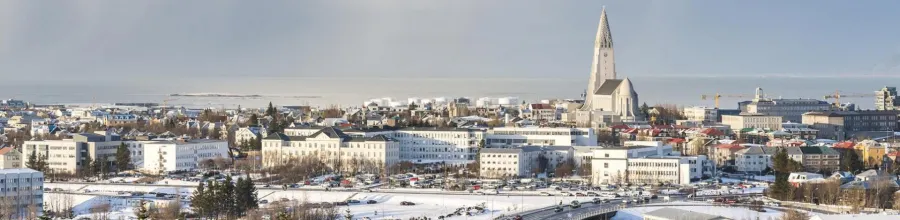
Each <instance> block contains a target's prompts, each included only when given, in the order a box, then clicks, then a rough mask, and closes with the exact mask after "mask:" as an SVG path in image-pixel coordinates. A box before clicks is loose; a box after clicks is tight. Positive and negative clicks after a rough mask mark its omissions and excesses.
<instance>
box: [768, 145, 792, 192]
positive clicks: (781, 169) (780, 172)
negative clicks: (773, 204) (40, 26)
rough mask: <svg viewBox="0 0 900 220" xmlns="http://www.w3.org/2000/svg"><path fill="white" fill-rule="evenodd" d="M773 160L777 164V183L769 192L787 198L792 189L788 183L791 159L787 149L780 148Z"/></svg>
mask: <svg viewBox="0 0 900 220" xmlns="http://www.w3.org/2000/svg"><path fill="white" fill-rule="evenodd" d="M772 160H773V162H774V165H775V183H774V184H772V186H771V187H770V188H769V190H770V192H769V193H770V194H771V195H770V196H771V197H774V198H775V199H779V200H785V199H787V198H789V196H790V195H789V194H790V191H791V186H790V184H789V183H788V176H789V175H790V169H791V167H790V166H791V164H790V160H791V159H790V158H788V155H787V150H786V149H784V148H779V149H778V152H777V153H775V158H773V159H772Z"/></svg>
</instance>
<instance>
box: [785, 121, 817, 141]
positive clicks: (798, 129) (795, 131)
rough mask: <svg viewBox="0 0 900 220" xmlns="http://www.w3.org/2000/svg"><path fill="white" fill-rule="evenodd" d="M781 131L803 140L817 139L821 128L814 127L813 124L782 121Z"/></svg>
mask: <svg viewBox="0 0 900 220" xmlns="http://www.w3.org/2000/svg"><path fill="white" fill-rule="evenodd" d="M781 131H783V132H786V133H789V134H791V138H795V139H803V140H815V139H817V138H818V134H819V130H816V129H813V128H812V125H808V124H800V123H795V122H785V123H782V124H781Z"/></svg>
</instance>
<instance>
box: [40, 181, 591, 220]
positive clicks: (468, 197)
mask: <svg viewBox="0 0 900 220" xmlns="http://www.w3.org/2000/svg"><path fill="white" fill-rule="evenodd" d="M169 184H184V185H185V186H172V187H168V186H153V185H142V184H134V185H92V184H84V183H46V184H45V187H47V188H53V189H62V190H65V191H69V192H78V193H90V194H91V195H71V197H72V200H73V202H74V205H75V211H76V214H79V215H82V214H85V215H89V214H87V213H89V211H88V209H90V208H92V207H94V206H95V205H97V204H101V203H106V204H111V206H112V209H113V210H114V211H116V212H117V213H115V215H116V216H123V217H127V216H133V213H131V212H132V210H131V209H132V208H133V207H134V204H133V203H134V202H135V201H136V200H139V198H137V197H135V199H131V200H129V199H125V198H119V197H116V196H122V195H121V194H119V192H161V193H167V194H173V193H175V191H176V190H178V191H179V192H180V194H181V195H188V196H189V195H190V194H191V193H192V192H193V191H194V189H195V187H191V186H190V185H193V186H196V183H193V182H173V181H170V182H169ZM188 184H190V185H188ZM385 191H391V192H394V193H383V192H379V191H376V192H371V193H366V192H363V193H358V192H351V191H299V190H287V191H285V190H281V189H280V188H258V189H257V193H258V196H259V199H260V200H267V201H268V202H274V201H280V200H282V199H287V200H298V201H307V202H310V203H318V202H339V201H346V200H348V199H354V200H360V201H361V202H362V203H361V204H352V205H350V206H342V207H340V209H342V210H343V209H350V211H351V213H353V214H354V215H355V216H357V217H359V218H363V217H369V218H372V219H382V218H388V219H389V218H403V219H406V218H409V217H419V216H428V217H432V218H436V217H437V216H439V215H446V214H449V213H452V212H454V211H456V210H457V209H458V208H463V207H472V206H476V205H478V204H481V203H484V206H485V207H486V208H487V209H488V210H490V211H488V212H485V213H483V214H480V215H477V216H469V217H468V219H490V218H491V216H492V214H493V216H494V217H496V216H499V215H501V214H510V213H515V212H519V211H524V210H529V209H536V208H541V207H546V206H551V205H554V204H558V203H560V202H563V203H570V202H571V201H572V200H574V199H576V197H556V196H552V197H551V196H516V195H502V194H501V195H477V194H450V195H445V194H416V192H423V191H429V192H436V191H440V190H439V189H437V190H433V189H427V190H422V189H409V190H407V189H392V190H385ZM454 193H461V192H454ZM534 193H539V192H534ZM48 194H53V195H63V194H62V193H59V192H54V193H48ZM140 198H143V199H157V198H155V197H153V195H145V196H143V197H140ZM578 199H579V200H589V198H583V197H582V198H578ZM368 200H374V201H376V202H377V204H365V203H366V202H367V201H368ZM45 201H47V200H45ZM403 201H408V202H413V203H415V204H416V205H415V206H401V205H400V203H401V202H403ZM376 212H377V213H378V215H375V213H376ZM126 219H127V218H126ZM451 219H453V218H451ZM459 219H466V218H465V217H461V218H459Z"/></svg>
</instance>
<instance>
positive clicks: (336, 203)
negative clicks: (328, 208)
mask: <svg viewBox="0 0 900 220" xmlns="http://www.w3.org/2000/svg"><path fill="white" fill-rule="evenodd" d="M334 205H336V206H337V205H349V203H347V202H334Z"/></svg>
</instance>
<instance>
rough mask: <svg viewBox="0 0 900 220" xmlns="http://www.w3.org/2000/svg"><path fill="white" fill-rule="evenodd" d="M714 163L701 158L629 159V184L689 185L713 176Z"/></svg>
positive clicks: (703, 157) (650, 157) (655, 157)
mask: <svg viewBox="0 0 900 220" xmlns="http://www.w3.org/2000/svg"><path fill="white" fill-rule="evenodd" d="M712 170H713V165H712V162H711V161H709V160H707V158H706V156H705V155H699V156H648V157H643V158H630V159H628V169H627V172H626V173H627V178H628V182H629V183H643V184H659V183H669V184H689V183H691V181H696V180H699V179H701V178H703V177H704V175H707V176H710V175H711V174H712Z"/></svg>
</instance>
